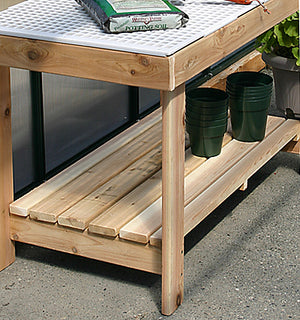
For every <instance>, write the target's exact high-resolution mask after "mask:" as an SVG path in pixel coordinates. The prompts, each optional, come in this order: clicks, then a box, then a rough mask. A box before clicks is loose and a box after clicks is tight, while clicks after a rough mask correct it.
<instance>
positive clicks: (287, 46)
mask: <svg viewBox="0 0 300 320" xmlns="http://www.w3.org/2000/svg"><path fill="white" fill-rule="evenodd" d="M256 43H257V50H258V51H259V52H262V58H263V60H264V61H265V62H266V64H267V65H269V66H271V67H272V70H273V77H274V82H275V97H276V105H277V107H278V108H279V109H280V110H281V111H283V112H284V113H285V115H286V116H287V117H289V118H300V57H299V11H297V12H295V13H294V14H292V15H291V16H289V17H288V18H286V19H285V20H283V21H282V22H280V23H279V24H277V25H275V26H274V27H273V28H271V29H270V30H268V31H266V32H265V33H263V34H262V35H260V36H259V37H258V38H257V42H256Z"/></svg>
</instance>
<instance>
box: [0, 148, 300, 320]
mask: <svg viewBox="0 0 300 320" xmlns="http://www.w3.org/2000/svg"><path fill="white" fill-rule="evenodd" d="M299 169H300V158H299V156H297V155H292V154H287V153H283V152H280V153H279V154H278V155H276V156H275V157H274V158H273V159H272V160H271V161H270V162H269V163H268V164H266V165H265V166H264V167H263V168H261V169H260V170H259V171H258V172H257V173H256V174H255V175H254V176H253V177H252V178H251V179H250V181H249V187H248V189H247V190H246V191H244V192H242V191H236V192H235V193H234V194H233V195H232V196H231V197H230V198H228V199H227V200H226V201H225V202H224V203H223V204H222V205H221V206H220V207H219V208H218V209H217V210H215V211H214V212H213V213H212V214H211V215H210V216H209V217H208V218H207V219H206V220H205V221H203V223H201V224H200V225H199V226H198V227H197V228H196V229H195V230H193V231H192V232H191V234H190V235H189V236H188V237H187V238H186V243H185V245H186V254H185V298H184V303H183V305H182V306H180V308H179V309H178V310H177V311H176V312H175V313H174V314H173V315H172V316H171V317H164V316H162V315H161V314H160V286H161V280H160V276H156V275H152V274H148V273H144V272H140V271H135V270H131V269H127V268H123V267H119V266H115V265H110V264H107V263H102V262H97V261H93V260H89V259H85V258H81V257H76V256H72V255H68V254H64V253H58V252H54V251H51V250H46V249H42V248H38V247H34V246H30V245H25V244H18V243H17V244H16V249H17V257H16V262H15V263H14V264H12V265H11V266H10V267H8V268H6V269H5V270H3V271H2V272H1V273H0V319H2V320H8V319H9V320H17V319H22V320H23V319H30V320H34V319H103V320H108V319H114V320H118V319H120V320H121V319H124V320H125V319H126V320H127V319H128V320H129V319H147V320H150V319H151V320H152V319H153V320H154V319H165V318H169V319H174V320H175V319H178V320H179V319H180V320H183V319H187V320H192V319H224V320H225V319H228V320H229V319H230V320H232V319H255V320H257V319H270V320H276V319H299V318H300V312H299V310H300V308H299V302H300V296H299V276H300V275H299V265H298V263H299V256H298V254H299V212H300V201H299V199H300V190H299V189H300V188H299V186H300V175H299Z"/></svg>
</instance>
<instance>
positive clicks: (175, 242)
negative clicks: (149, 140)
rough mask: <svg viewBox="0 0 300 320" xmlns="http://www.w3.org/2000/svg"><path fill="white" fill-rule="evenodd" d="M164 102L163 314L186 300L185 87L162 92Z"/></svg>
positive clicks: (173, 309)
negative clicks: (184, 278)
mask: <svg viewBox="0 0 300 320" xmlns="http://www.w3.org/2000/svg"><path fill="white" fill-rule="evenodd" d="M161 105H162V124H163V138H162V313H163V314H166V315H170V314H172V313H173V312H174V311H175V310H176V309H177V307H178V306H179V305H180V304H181V303H182V300H183V269H184V267H183V264H184V235H183V231H184V229H183V225H184V131H185V130H184V110H185V86H184V85H181V86H179V87H178V88H176V89H175V90H174V91H172V92H166V91H161Z"/></svg>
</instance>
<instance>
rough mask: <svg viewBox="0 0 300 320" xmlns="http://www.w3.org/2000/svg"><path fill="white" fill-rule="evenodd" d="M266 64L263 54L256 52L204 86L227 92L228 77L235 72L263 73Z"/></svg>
mask: <svg viewBox="0 0 300 320" xmlns="http://www.w3.org/2000/svg"><path fill="white" fill-rule="evenodd" d="M265 65H266V64H265V62H264V61H263V60H262V58H261V53H260V52H258V51H257V50H254V51H252V52H250V53H249V54H247V55H246V56H244V57H243V58H242V59H240V60H239V61H237V62H235V63H233V64H232V65H231V66H229V67H228V68H226V69H225V70H223V71H221V72H220V73H218V74H217V75H216V76H214V77H213V78H211V79H209V80H208V81H206V82H205V83H203V85H202V86H204V87H210V88H215V89H220V90H226V80H227V77H228V76H229V75H230V74H232V73H234V72H242V71H255V72H258V71H261V70H262V69H263V68H264V67H265Z"/></svg>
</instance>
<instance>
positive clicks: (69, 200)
mask: <svg viewBox="0 0 300 320" xmlns="http://www.w3.org/2000/svg"><path fill="white" fill-rule="evenodd" d="M160 143H161V124H160V123H158V124H156V125H154V126H153V128H151V130H148V131H146V132H144V133H143V134H141V135H139V136H138V137H137V138H136V139H134V140H132V141H130V142H129V143H128V144H126V145H125V146H123V147H121V148H119V149H118V150H117V151H116V152H114V153H112V154H110V155H109V156H108V157H106V158H105V159H104V160H102V161H101V162H99V163H97V164H96V165H95V166H94V167H92V168H90V169H89V170H87V171H86V172H84V173H83V174H81V175H80V176H78V177H77V178H76V179H74V180H72V181H71V182H69V183H68V184H66V185H65V186H63V187H62V188H60V189H59V190H57V191H56V192H55V193H54V194H52V195H50V196H49V197H47V198H46V199H44V200H43V201H41V202H40V203H38V204H36V205H34V206H33V207H32V208H30V210H29V214H30V218H32V219H35V220H39V221H45V222H52V223H55V222H56V221H57V219H58V216H59V215H60V214H62V213H63V212H64V211H66V210H67V209H69V208H70V207H72V206H73V205H74V204H76V203H77V202H78V201H80V200H81V199H83V198H84V197H86V196H87V195H88V194H90V193H91V192H93V191H95V190H96V189H97V188H99V187H100V186H101V185H103V184H105V183H106V182H107V181H109V180H110V179H111V178H113V177H115V176H116V175H118V174H120V173H121V172H122V171H123V170H125V169H126V168H127V167H128V166H130V165H131V164H133V163H134V162H135V161H137V160H138V159H140V158H141V157H143V156H144V155H145V154H147V153H148V152H149V151H151V150H152V149H153V148H155V147H156V146H158V145H159V144H160Z"/></svg>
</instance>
